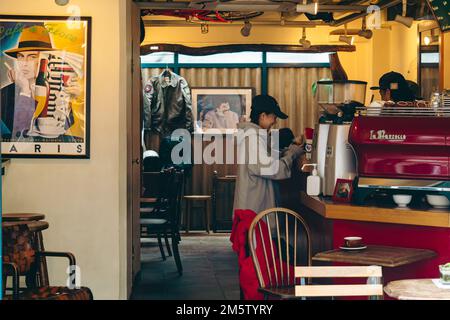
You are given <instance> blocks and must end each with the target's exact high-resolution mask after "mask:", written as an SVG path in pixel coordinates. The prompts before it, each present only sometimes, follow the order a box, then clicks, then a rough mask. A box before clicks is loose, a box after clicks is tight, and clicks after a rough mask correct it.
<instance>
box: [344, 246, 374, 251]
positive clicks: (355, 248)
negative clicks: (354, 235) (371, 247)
mask: <svg viewBox="0 0 450 320" xmlns="http://www.w3.org/2000/svg"><path fill="white" fill-rule="evenodd" d="M339 249H342V250H345V251H358V250H364V249H367V246H361V247H339Z"/></svg>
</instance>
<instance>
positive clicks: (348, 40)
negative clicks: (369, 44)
mask: <svg viewBox="0 0 450 320" xmlns="http://www.w3.org/2000/svg"><path fill="white" fill-rule="evenodd" d="M344 30H345V35H343V36H340V37H339V41H340V42H344V43H346V44H348V45H349V46H352V45H353V43H354V42H355V37H349V36H348V35H347V24H345V25H344Z"/></svg>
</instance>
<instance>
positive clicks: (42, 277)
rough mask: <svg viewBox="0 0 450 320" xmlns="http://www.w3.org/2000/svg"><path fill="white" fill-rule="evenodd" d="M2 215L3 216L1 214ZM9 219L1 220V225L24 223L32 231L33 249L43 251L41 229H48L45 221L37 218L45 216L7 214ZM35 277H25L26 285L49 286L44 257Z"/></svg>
mask: <svg viewBox="0 0 450 320" xmlns="http://www.w3.org/2000/svg"><path fill="white" fill-rule="evenodd" d="M3 217H4V216H3ZM8 217H9V218H8V219H7V220H9V221H2V227H7V226H14V225H19V224H26V225H28V228H29V230H30V232H32V233H33V240H32V242H33V244H34V246H35V248H34V249H35V250H36V251H38V252H40V251H45V248H44V238H43V237H42V231H44V230H46V229H48V227H49V225H48V222H46V221H41V220H38V219H39V218H40V217H45V216H44V215H41V214H8ZM36 277H37V278H36V279H27V285H31V286H33V287H34V286H36V287H45V286H49V277H48V270H47V260H46V259H45V257H41V258H40V263H39V270H38V272H37V274H36Z"/></svg>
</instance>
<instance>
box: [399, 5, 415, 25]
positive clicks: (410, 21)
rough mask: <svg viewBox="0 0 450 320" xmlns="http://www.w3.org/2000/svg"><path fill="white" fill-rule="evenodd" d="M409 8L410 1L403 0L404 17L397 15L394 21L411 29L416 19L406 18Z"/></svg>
mask: <svg viewBox="0 0 450 320" xmlns="http://www.w3.org/2000/svg"><path fill="white" fill-rule="evenodd" d="M407 6H408V0H403V8H402V15H399V14H398V15H396V16H395V19H394V21H395V22H398V23H401V24H402V25H404V26H405V27H407V28H411V26H412V24H413V22H414V18H411V17H407V16H406V11H407Z"/></svg>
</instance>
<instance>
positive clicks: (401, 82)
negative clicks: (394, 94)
mask: <svg viewBox="0 0 450 320" xmlns="http://www.w3.org/2000/svg"><path fill="white" fill-rule="evenodd" d="M404 88H408V83H407V82H406V79H405V77H403V75H402V74H401V73H398V72H394V71H391V72H388V73H386V74H384V75H383V76H382V77H381V78H380V81H379V86H378V87H371V88H370V89H371V90H387V89H389V90H399V89H404Z"/></svg>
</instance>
